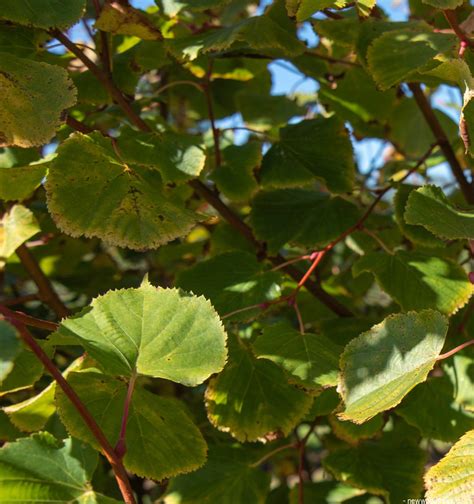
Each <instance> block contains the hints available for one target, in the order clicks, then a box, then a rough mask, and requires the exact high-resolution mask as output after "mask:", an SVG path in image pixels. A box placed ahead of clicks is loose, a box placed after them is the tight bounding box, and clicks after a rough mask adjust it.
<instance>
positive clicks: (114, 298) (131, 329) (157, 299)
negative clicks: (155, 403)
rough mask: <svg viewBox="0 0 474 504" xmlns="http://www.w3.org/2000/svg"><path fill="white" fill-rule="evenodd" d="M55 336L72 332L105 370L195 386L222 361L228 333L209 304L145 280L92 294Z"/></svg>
mask: <svg viewBox="0 0 474 504" xmlns="http://www.w3.org/2000/svg"><path fill="white" fill-rule="evenodd" d="M59 334H60V335H61V334H63V335H70V336H75V337H76V338H77V340H78V342H79V343H80V344H81V345H83V346H84V348H85V349H86V350H87V352H88V353H89V355H90V356H91V357H92V358H93V359H95V360H96V361H97V362H98V363H99V364H100V365H101V366H102V368H103V369H104V371H105V372H107V373H109V374H117V375H123V376H131V374H132V373H133V372H134V371H135V370H136V371H137V372H138V373H139V374H143V375H147V376H154V377H160V378H165V379H167V380H172V381H175V382H178V383H183V384H184V385H189V386H194V385H198V384H199V383H202V382H203V381H204V380H206V379H207V378H208V377H209V376H210V375H211V374H213V373H217V372H219V371H220V370H221V369H222V368H223V367H224V364H225V361H226V353H227V352H226V347H225V341H226V334H225V331H224V328H223V327H222V324H221V321H220V320H219V317H218V316H217V313H216V312H215V310H214V308H213V307H212V305H211V303H210V302H209V301H207V300H206V299H204V298H203V297H197V296H193V295H192V294H188V293H186V292H183V291H181V290H178V289H163V288H156V287H153V286H152V285H150V284H149V283H147V282H145V283H143V284H142V285H141V286H140V287H139V288H138V289H122V290H117V291H109V292H107V293H106V294H104V295H103V296H99V297H97V298H95V299H94V300H93V301H92V303H91V305H90V306H89V307H87V308H85V309H83V310H82V311H81V312H80V313H79V314H77V315H74V316H72V317H69V318H67V319H64V320H63V321H62V322H61V325H60V328H59Z"/></svg>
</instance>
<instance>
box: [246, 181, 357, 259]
mask: <svg viewBox="0 0 474 504" xmlns="http://www.w3.org/2000/svg"><path fill="white" fill-rule="evenodd" d="M358 218H359V212H358V210H357V207H356V206H355V205H354V204H352V203H350V202H349V201H346V200H344V199H342V198H340V197H335V198H330V197H329V195H328V194H326V193H320V192H316V191H310V190H304V189H279V190H276V191H269V192H261V193H259V194H258V195H257V196H256V197H255V199H254V200H253V203H252V213H251V214H250V220H251V224H252V227H253V229H254V230H255V234H256V235H257V238H258V239H260V240H263V241H265V242H267V244H268V247H269V249H270V251H272V252H274V251H277V250H279V249H280V248H281V247H282V246H283V245H285V244H286V243H294V244H297V245H301V246H304V247H307V248H319V247H324V246H326V245H327V244H328V243H330V242H331V241H332V240H334V239H335V238H337V237H338V236H339V235H340V234H341V233H342V232H344V231H346V230H347V229H348V228H349V227H350V226H352V225H354V224H355V223H356V222H357V219H358Z"/></svg>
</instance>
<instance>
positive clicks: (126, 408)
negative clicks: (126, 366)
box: [115, 371, 137, 459]
mask: <svg viewBox="0 0 474 504" xmlns="http://www.w3.org/2000/svg"><path fill="white" fill-rule="evenodd" d="M136 380H137V372H136V371H134V372H133V373H132V376H131V377H130V381H129V382H128V389H127V396H126V397H125V402H124V404H123V415H122V423H121V426H120V434H119V438H118V441H117V444H116V445H115V453H116V454H117V457H119V458H120V459H123V457H124V455H125V453H126V452H127V443H126V436H127V423H128V415H129V413H130V405H131V403H132V396H133V391H134V389H135V382H136Z"/></svg>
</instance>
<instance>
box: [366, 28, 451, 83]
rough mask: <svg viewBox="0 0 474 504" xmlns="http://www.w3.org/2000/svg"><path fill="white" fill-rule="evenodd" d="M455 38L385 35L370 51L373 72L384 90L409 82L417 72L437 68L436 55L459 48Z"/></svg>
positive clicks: (408, 33)
mask: <svg viewBox="0 0 474 504" xmlns="http://www.w3.org/2000/svg"><path fill="white" fill-rule="evenodd" d="M456 44H457V38H456V36H455V35H450V34H445V33H439V32H428V31H425V32H420V31H419V30H412V29H403V30H394V31H389V32H387V33H384V34H383V35H382V36H380V37H378V38H376V39H375V41H374V42H373V43H372V45H371V46H370V47H369V50H368V52H367V59H368V64H369V70H370V73H371V74H372V77H373V78H374V80H375V82H376V83H377V84H378V85H379V86H380V88H381V89H388V88H389V87H392V86H394V85H395V84H399V83H400V82H403V81H404V80H409V78H410V75H412V74H413V73H414V72H417V71H421V72H422V71H424V70H430V69H431V68H433V67H434V66H436V64H437V62H436V61H435V59H434V58H435V56H437V55H438V54H439V53H444V52H448V51H450V50H453V49H454V48H455V47H456Z"/></svg>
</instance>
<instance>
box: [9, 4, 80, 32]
mask: <svg viewBox="0 0 474 504" xmlns="http://www.w3.org/2000/svg"><path fill="white" fill-rule="evenodd" d="M85 8H86V0H67V2H64V1H62V0H2V3H1V5H0V18H1V19H7V20H8V21H13V22H14V23H18V24H21V25H26V26H36V27H38V28H44V29H45V30H49V29H50V28H62V29H64V28H67V27H68V26H71V25H73V24H74V23H75V22H76V21H79V19H80V18H81V17H82V15H83V13H84V11H85Z"/></svg>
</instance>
